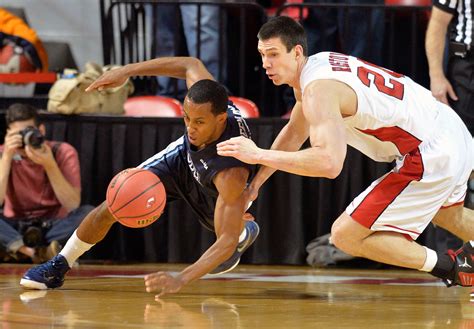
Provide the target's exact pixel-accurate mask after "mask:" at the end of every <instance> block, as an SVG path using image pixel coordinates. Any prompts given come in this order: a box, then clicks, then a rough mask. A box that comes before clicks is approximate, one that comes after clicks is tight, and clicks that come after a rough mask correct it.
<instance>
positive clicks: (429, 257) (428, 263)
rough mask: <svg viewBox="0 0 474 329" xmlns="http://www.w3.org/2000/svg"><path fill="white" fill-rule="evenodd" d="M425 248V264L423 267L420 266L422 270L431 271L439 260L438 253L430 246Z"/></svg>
mask: <svg viewBox="0 0 474 329" xmlns="http://www.w3.org/2000/svg"><path fill="white" fill-rule="evenodd" d="M424 248H425V250H426V259H425V263H424V264H423V267H422V268H420V271H424V272H431V271H432V270H433V268H434V267H435V265H436V263H437V262H438V254H436V251H434V250H432V249H430V248H427V247H424Z"/></svg>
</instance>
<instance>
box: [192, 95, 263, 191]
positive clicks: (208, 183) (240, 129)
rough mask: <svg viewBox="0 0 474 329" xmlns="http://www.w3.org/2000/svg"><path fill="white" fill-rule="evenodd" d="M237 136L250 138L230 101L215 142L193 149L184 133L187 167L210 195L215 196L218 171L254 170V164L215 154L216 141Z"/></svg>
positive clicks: (238, 112) (238, 113) (243, 121)
mask: <svg viewBox="0 0 474 329" xmlns="http://www.w3.org/2000/svg"><path fill="white" fill-rule="evenodd" d="M237 136H244V137H247V138H250V130H249V128H248V126H247V123H246V122H245V120H244V119H243V118H242V116H241V114H240V111H239V110H238V109H237V107H235V106H234V105H233V104H232V103H231V104H229V106H228V108H227V125H226V128H225V130H224V132H223V133H222V135H221V136H220V137H219V139H218V140H216V141H215V142H213V143H211V144H209V145H206V147H205V148H203V149H201V150H193V148H194V147H193V146H192V145H191V143H190V142H189V140H188V138H187V133H185V134H184V145H185V151H186V153H187V161H188V165H189V169H190V170H191V172H192V173H193V175H194V178H195V179H196V181H197V182H198V183H199V184H201V185H202V186H203V187H204V188H205V189H206V191H207V192H208V193H210V194H211V195H214V196H217V190H216V188H215V186H214V183H213V179H214V177H215V176H216V174H217V173H218V172H219V171H221V170H223V169H227V168H232V167H244V168H247V169H248V170H249V172H250V173H251V174H253V172H254V169H255V166H254V165H249V164H247V163H243V162H242V161H240V160H237V159H235V158H233V157H223V156H220V155H218V154H217V147H216V145H217V144H218V143H220V142H222V141H225V140H228V139H229V138H232V137H237ZM251 176H252V175H250V176H249V178H252V177H251Z"/></svg>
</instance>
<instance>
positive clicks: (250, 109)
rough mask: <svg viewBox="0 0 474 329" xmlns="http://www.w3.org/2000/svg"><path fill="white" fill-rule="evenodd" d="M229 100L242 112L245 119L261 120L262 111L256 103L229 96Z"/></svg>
mask: <svg viewBox="0 0 474 329" xmlns="http://www.w3.org/2000/svg"><path fill="white" fill-rule="evenodd" d="M229 100H231V101H232V103H234V105H235V106H237V108H238V109H239V110H240V113H241V114H242V116H243V117H244V118H259V117H260V111H259V110H258V107H257V105H255V103H254V102H252V101H251V100H249V99H247V98H242V97H236V96H229Z"/></svg>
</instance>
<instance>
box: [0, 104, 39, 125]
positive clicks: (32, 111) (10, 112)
mask: <svg viewBox="0 0 474 329" xmlns="http://www.w3.org/2000/svg"><path fill="white" fill-rule="evenodd" d="M31 119H33V120H34V122H35V125H36V126H38V125H39V124H40V118H39V115H38V111H37V110H36V108H35V107H34V106H31V105H29V104H22V103H14V104H12V105H10V106H9V107H8V109H7V112H6V114H5V121H6V123H7V127H8V126H10V124H11V123H13V122H16V121H26V120H31Z"/></svg>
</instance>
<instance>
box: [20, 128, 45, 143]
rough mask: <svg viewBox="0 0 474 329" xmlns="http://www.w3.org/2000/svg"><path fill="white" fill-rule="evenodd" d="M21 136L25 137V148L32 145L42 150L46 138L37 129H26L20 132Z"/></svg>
mask: <svg viewBox="0 0 474 329" xmlns="http://www.w3.org/2000/svg"><path fill="white" fill-rule="evenodd" d="M20 135H22V136H23V147H25V145H30V146H31V147H33V148H40V147H41V145H42V144H43V142H44V136H43V135H42V134H41V132H40V131H39V129H38V128H35V127H26V128H25V129H23V130H21V131H20Z"/></svg>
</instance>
